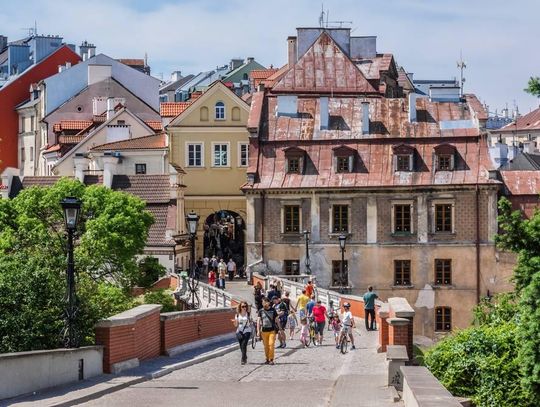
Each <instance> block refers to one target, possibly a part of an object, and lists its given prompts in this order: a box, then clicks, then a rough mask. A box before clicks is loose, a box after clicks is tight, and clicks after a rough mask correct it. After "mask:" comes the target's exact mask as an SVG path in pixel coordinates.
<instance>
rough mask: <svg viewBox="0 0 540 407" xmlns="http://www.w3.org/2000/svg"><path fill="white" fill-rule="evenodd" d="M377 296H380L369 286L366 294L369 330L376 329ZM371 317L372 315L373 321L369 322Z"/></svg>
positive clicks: (366, 320) (365, 315) (367, 325)
mask: <svg viewBox="0 0 540 407" xmlns="http://www.w3.org/2000/svg"><path fill="white" fill-rule="evenodd" d="M377 298H379V296H378V295H377V294H375V293H374V292H373V287H372V286H369V287H368V290H367V292H366V293H365V294H364V318H365V322H366V330H367V331H374V330H375V328H374V326H373V324H374V323H375V300H376V299H377ZM369 317H371V323H369Z"/></svg>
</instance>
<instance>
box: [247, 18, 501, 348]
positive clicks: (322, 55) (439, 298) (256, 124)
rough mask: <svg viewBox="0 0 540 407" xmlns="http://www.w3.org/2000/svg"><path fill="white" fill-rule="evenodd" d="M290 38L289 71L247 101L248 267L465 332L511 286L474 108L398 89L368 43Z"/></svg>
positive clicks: (395, 76) (435, 330)
mask: <svg viewBox="0 0 540 407" xmlns="http://www.w3.org/2000/svg"><path fill="white" fill-rule="evenodd" d="M287 41H288V55H289V60H288V64H287V65H286V67H284V68H282V69H280V70H279V71H276V72H274V73H272V75H271V76H268V77H267V79H265V80H263V81H261V82H260V84H261V85H262V86H259V89H262V90H260V91H259V92H256V93H255V94H254V95H253V98H252V101H251V110H250V116H249V119H248V125H247V127H248V131H249V133H250V137H249V139H250V151H249V165H248V169H247V183H246V184H245V185H244V186H243V187H242V189H243V191H244V193H245V194H246V198H247V236H246V241H247V253H248V258H247V262H248V263H255V262H256V261H258V260H262V261H263V263H264V264H266V267H267V272H269V273H274V274H299V273H306V272H309V271H311V272H312V273H313V275H314V276H316V279H317V281H318V284H319V285H321V286H325V287H333V288H342V287H347V289H348V290H350V291H352V292H353V293H363V292H364V291H365V290H366V289H367V287H368V286H370V285H372V286H374V288H375V290H376V291H377V292H378V294H379V296H380V297H381V298H383V299H387V298H388V297H394V296H404V297H406V298H407V299H408V301H409V302H410V303H411V304H414V305H415V308H416V317H415V332H421V333H422V335H426V336H430V337H434V336H437V335H438V334H439V333H444V332H447V331H448V330H450V329H453V328H455V327H459V328H462V327H465V326H467V325H468V324H469V323H470V322H471V320H472V308H473V307H474V305H475V304H476V303H477V302H478V301H479V300H480V298H482V297H484V296H486V295H491V294H492V293H495V292H499V291H504V290H509V289H511V285H510V284H509V282H508V275H509V273H510V270H511V267H510V265H508V267H506V265H504V264H501V263H497V262H496V248H495V244H494V241H493V237H494V235H495V234H496V233H497V221H496V214H497V194H498V190H499V187H500V182H499V181H497V180H496V179H492V177H490V170H491V169H492V164H491V161H490V158H489V152H488V145H487V141H486V135H485V133H484V130H483V127H484V125H485V121H486V118H487V115H486V112H485V111H484V109H483V107H482V105H481V103H480V102H479V101H478V99H477V98H476V97H475V96H474V95H465V96H464V97H461V98H458V100H457V101H437V100H436V98H430V97H429V96H428V95H421V94H418V93H414V91H413V89H411V88H410V87H409V88H408V89H404V88H403V87H402V86H401V85H400V83H401V84H403V78H401V79H400V77H399V72H400V69H398V65H397V63H396V61H395V58H394V56H393V55H392V54H388V53H382V54H381V53H378V52H377V49H376V38H375V37H352V36H351V35H350V30H349V29H346V28H336V29H329V28H306V29H304V28H299V29H298V33H297V36H296V37H289V38H288V40H287ZM402 76H403V75H402ZM304 231H309V232H310V237H309V245H308V247H309V249H308V250H309V259H310V264H309V265H308V266H306V245H305V234H304V233H303V232H304ZM340 235H343V236H345V237H346V249H345V250H346V251H345V253H344V259H345V262H344V263H343V271H344V272H343V273H342V263H341V252H340V246H339V236H340Z"/></svg>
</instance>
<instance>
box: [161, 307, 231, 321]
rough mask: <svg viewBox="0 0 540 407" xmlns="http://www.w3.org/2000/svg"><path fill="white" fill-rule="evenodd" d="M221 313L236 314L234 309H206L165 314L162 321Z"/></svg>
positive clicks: (162, 315)
mask: <svg viewBox="0 0 540 407" xmlns="http://www.w3.org/2000/svg"><path fill="white" fill-rule="evenodd" d="M220 312H234V307H219V308H204V309H196V310H189V311H173V312H164V313H162V314H161V315H160V319H161V320H162V321H170V320H174V319H182V318H189V317H193V316H197V315H208V314H217V313H220Z"/></svg>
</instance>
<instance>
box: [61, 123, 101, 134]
mask: <svg viewBox="0 0 540 407" xmlns="http://www.w3.org/2000/svg"><path fill="white" fill-rule="evenodd" d="M92 124H93V122H92V121H89V120H61V121H60V122H59V123H55V124H54V125H53V131H54V132H55V133H56V132H58V131H62V130H84V129H86V128H88V126H91V125H92Z"/></svg>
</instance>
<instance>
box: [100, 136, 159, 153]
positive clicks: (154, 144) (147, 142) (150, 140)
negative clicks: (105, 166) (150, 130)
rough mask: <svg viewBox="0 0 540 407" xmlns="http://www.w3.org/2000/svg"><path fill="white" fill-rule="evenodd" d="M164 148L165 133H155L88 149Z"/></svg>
mask: <svg viewBox="0 0 540 407" xmlns="http://www.w3.org/2000/svg"><path fill="white" fill-rule="evenodd" d="M165 148H167V136H166V135H165V134H157V135H155V136H145V137H136V138H132V139H129V140H122V141H115V142H112V143H106V144H101V145H99V146H96V147H94V148H92V149H91V150H90V151H109V150H151V149H165Z"/></svg>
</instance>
